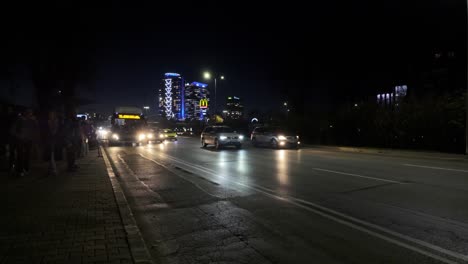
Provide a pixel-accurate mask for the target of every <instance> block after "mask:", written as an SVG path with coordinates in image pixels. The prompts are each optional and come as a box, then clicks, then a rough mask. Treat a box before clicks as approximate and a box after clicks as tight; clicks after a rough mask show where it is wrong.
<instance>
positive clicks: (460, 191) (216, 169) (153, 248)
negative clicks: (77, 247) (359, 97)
mask: <svg viewBox="0 0 468 264" xmlns="http://www.w3.org/2000/svg"><path fill="white" fill-rule="evenodd" d="M107 154H108V156H109V158H110V159H111V161H112V163H113V166H114V170H115V171H116V173H117V174H118V177H119V181H120V182H121V184H122V187H123V189H124V192H125V194H126V196H127V199H128V201H129V204H130V206H131V208H132V210H133V212H134V215H135V218H136V220H137V222H138V225H139V227H140V229H141V232H142V234H143V236H144V239H145V241H146V244H147V246H148V249H149V251H150V253H151V254H152V256H153V257H154V258H155V260H156V261H157V262H158V263H466V262H468V207H467V203H468V163H467V161H463V160H447V159H437V158H429V157H424V158H408V157H405V158H402V157H394V156H393V157H390V156H382V155H369V154H359V153H343V152H334V151H328V150H320V149H313V148H304V149H300V150H274V149H268V148H253V147H251V146H249V144H248V143H246V144H244V147H243V149H241V150H235V149H223V150H220V151H216V150H214V149H211V148H207V149H203V148H201V146H200V143H199V141H198V140H197V139H193V138H180V139H179V141H178V142H170V143H164V144H155V145H149V146H139V147H132V146H121V147H109V148H107Z"/></svg>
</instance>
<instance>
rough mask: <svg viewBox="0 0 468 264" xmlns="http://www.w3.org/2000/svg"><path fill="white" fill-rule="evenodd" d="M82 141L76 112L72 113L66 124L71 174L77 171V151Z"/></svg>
mask: <svg viewBox="0 0 468 264" xmlns="http://www.w3.org/2000/svg"><path fill="white" fill-rule="evenodd" d="M80 141H81V133H80V124H79V122H78V120H77V119H76V114H75V112H74V111H70V112H69V113H68V115H67V118H66V119H65V122H64V143H65V151H66V153H67V169H68V171H69V172H73V171H76V170H77V169H78V166H77V165H76V157H77V151H78V149H79V145H80Z"/></svg>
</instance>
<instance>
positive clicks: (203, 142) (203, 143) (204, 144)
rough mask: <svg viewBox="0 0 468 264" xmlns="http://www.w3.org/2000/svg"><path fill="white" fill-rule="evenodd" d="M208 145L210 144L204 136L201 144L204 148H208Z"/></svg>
mask: <svg viewBox="0 0 468 264" xmlns="http://www.w3.org/2000/svg"><path fill="white" fill-rule="evenodd" d="M207 145H208V144H206V143H205V139H204V138H202V140H201V146H202V148H206V146H207Z"/></svg>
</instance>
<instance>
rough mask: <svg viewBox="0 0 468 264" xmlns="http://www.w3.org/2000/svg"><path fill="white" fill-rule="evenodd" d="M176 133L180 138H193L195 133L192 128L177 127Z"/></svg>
mask: <svg viewBox="0 0 468 264" xmlns="http://www.w3.org/2000/svg"><path fill="white" fill-rule="evenodd" d="M174 132H176V133H177V135H179V136H192V135H193V131H192V128H191V127H176V128H174Z"/></svg>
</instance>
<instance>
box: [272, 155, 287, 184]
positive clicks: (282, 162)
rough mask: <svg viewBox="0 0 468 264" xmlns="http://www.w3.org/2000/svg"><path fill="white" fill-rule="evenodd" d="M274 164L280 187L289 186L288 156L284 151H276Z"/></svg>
mask: <svg viewBox="0 0 468 264" xmlns="http://www.w3.org/2000/svg"><path fill="white" fill-rule="evenodd" d="M275 163H276V170H277V171H276V177H277V179H278V182H279V184H280V187H283V186H287V185H289V175H288V173H289V172H288V156H287V152H286V150H284V149H281V150H277V151H276V153H275Z"/></svg>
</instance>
